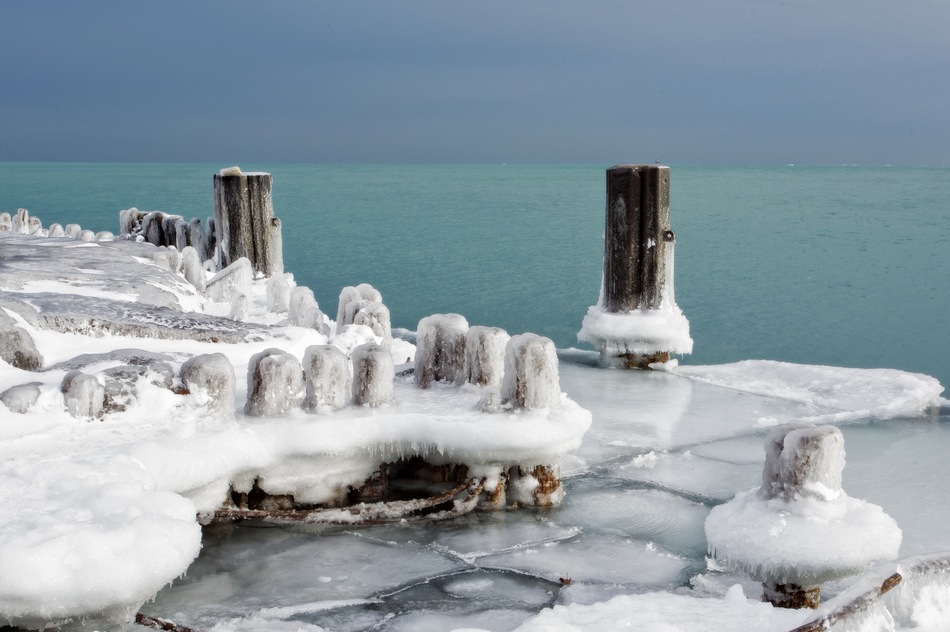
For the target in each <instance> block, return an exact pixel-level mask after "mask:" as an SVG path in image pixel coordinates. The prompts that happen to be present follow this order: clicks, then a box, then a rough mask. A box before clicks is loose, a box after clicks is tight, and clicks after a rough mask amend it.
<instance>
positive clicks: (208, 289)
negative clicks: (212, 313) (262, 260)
mask: <svg viewBox="0 0 950 632" xmlns="http://www.w3.org/2000/svg"><path fill="white" fill-rule="evenodd" d="M253 279H254V269H253V268H252V267H251V261H250V260H249V259H248V258H247V257H241V258H240V259H238V260H237V261H235V262H234V263H232V264H231V265H229V266H228V267H227V268H225V269H224V270H221V272H218V273H217V274H216V275H214V276H213V277H212V278H211V280H210V281H208V283H207V285H206V286H205V295H206V296H207V297H208V298H209V299H211V300H212V301H218V302H222V303H224V302H230V301H231V298H232V297H233V296H234V295H235V294H248V295H250V293H251V281H252V280H253Z"/></svg>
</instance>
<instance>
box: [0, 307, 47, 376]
mask: <svg viewBox="0 0 950 632" xmlns="http://www.w3.org/2000/svg"><path fill="white" fill-rule="evenodd" d="M0 358H2V359H3V360H4V361H5V362H7V363H8V364H10V365H12V366H15V367H16V368H18V369H23V370H24V371H39V370H40V369H41V368H42V367H43V356H42V355H40V352H39V351H38V350H37V348H36V345H35V344H33V338H32V337H31V336H30V334H29V333H27V331H26V330H25V329H23V328H22V327H17V326H16V325H15V324H14V321H13V320H12V319H10V318H8V317H6V315H5V314H2V313H0Z"/></svg>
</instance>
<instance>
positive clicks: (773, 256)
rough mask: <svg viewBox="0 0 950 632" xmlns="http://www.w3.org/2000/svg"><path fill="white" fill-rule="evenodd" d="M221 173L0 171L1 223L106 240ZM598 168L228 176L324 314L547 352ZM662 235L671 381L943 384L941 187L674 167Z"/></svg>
mask: <svg viewBox="0 0 950 632" xmlns="http://www.w3.org/2000/svg"><path fill="white" fill-rule="evenodd" d="M223 166H227V165H140V164H74V163H64V164H42V163H0V210H6V211H13V210H15V209H16V208H18V207H24V208H27V209H29V210H30V212H31V214H33V215H36V216H38V217H40V218H41V219H42V220H43V222H44V225H48V224H50V223H52V222H59V223H62V224H65V223H79V224H82V225H83V227H84V228H91V229H93V230H112V231H117V230H118V211H119V210H120V209H123V208H128V207H131V206H135V207H138V208H140V209H147V210H153V209H159V210H163V211H166V212H171V213H178V214H181V215H184V216H186V217H193V216H197V217H201V218H205V217H207V216H209V215H210V214H211V210H212V193H211V192H212V185H211V180H212V174H213V173H215V172H216V171H217V170H218V169H219V168H221V167H223ZM607 166H609V165H602V166H512V165H479V166H460V165H436V166H432V165H266V164H258V165H242V167H244V168H245V169H246V170H251V169H254V170H265V171H270V172H271V173H273V174H274V209H275V213H276V214H277V215H278V216H279V217H280V218H281V219H282V221H283V226H284V255H285V264H286V267H287V269H288V271H290V272H293V273H294V276H295V278H296V280H297V282H298V283H302V284H305V285H308V286H310V287H311V288H313V290H314V292H315V294H316V296H317V300H318V301H319V302H320V304H321V307H322V308H323V309H324V311H326V312H328V313H330V314H333V313H335V311H336V302H337V296H338V295H339V291H340V288H341V287H342V286H344V285H352V284H356V283H360V282H368V283H371V284H373V285H374V286H376V287H377V288H378V289H379V290H380V291H381V292H382V293H383V297H384V299H385V301H386V303H387V304H388V305H389V307H390V309H391V311H392V316H393V324H394V326H398V327H406V328H409V329H414V328H415V325H416V323H417V322H418V320H419V319H420V318H422V317H423V316H426V315H428V314H432V313H438V312H447V311H454V312H459V313H462V314H464V315H465V316H466V317H467V318H468V320H469V322H470V323H472V324H487V325H496V326H500V327H504V328H506V329H508V330H509V331H510V332H512V333H517V332H522V331H533V332H536V333H540V334H543V335H546V336H549V337H551V338H552V339H554V341H555V342H556V343H557V345H558V346H559V347H568V346H576V345H577V344H578V343H577V342H576V338H575V334H576V332H577V330H578V329H579V328H580V323H581V319H582V318H583V316H584V313H585V312H586V310H587V307H588V306H589V305H591V304H592V303H594V302H596V299H597V294H598V289H599V285H600V274H601V263H602V248H603V244H602V233H603V213H604V211H603V206H604V200H603V196H604V192H603V188H604V170H605V168H606V167H607ZM671 222H672V227H673V229H674V230H675V231H676V234H677V242H676V300H677V303H678V304H679V305H680V307H681V308H682V309H683V311H684V312H685V314H686V316H687V317H688V318H689V320H690V324H691V327H692V335H693V339H694V340H695V347H694V353H693V355H692V356H688V357H686V358H684V359H683V360H682V361H683V362H685V363H691V364H708V363H721V362H730V361H735V360H742V359H748V358H766V359H775V360H785V361H791V362H802V363H814V364H831V365H840V366H857V367H891V368H900V369H905V370H910V371H915V372H921V373H926V374H929V375H933V376H935V377H937V378H938V379H940V381H941V383H943V384H945V385H947V384H950V357H948V355H950V354H948V351H950V327H948V325H947V315H948V313H950V255H948V253H950V169H948V168H946V167H942V168H937V167H935V168H892V167H875V168H864V167H759V168H725V167H715V168H709V167H677V166H673V167H672V190H671ZM0 256H2V254H0Z"/></svg>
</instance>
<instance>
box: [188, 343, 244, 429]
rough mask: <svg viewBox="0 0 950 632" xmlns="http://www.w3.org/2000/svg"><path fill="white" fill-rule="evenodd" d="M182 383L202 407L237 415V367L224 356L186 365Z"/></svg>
mask: <svg viewBox="0 0 950 632" xmlns="http://www.w3.org/2000/svg"><path fill="white" fill-rule="evenodd" d="M181 381H182V383H183V384H184V386H185V388H186V389H187V390H188V392H189V393H190V394H191V396H192V398H193V399H194V401H195V402H196V403H197V404H198V405H199V406H202V407H204V408H206V409H208V410H212V411H214V412H216V413H217V414H220V415H224V416H233V415H234V383H235V376H234V367H233V366H232V365H231V362H230V361H229V360H228V358H227V356H225V355H224V354H223V353H209V354H205V355H199V356H195V357H193V358H191V359H190V360H188V361H186V362H185V363H184V364H182V365H181Z"/></svg>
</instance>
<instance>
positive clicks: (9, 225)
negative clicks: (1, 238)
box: [0, 211, 13, 233]
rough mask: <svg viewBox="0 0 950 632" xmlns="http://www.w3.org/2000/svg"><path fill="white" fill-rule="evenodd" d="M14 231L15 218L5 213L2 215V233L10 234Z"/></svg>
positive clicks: (0, 220) (0, 222)
mask: <svg viewBox="0 0 950 632" xmlns="http://www.w3.org/2000/svg"><path fill="white" fill-rule="evenodd" d="M12 230H13V218H12V217H10V214H9V213H7V212H6V211H4V212H3V213H0V233H9V232H11V231H12Z"/></svg>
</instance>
